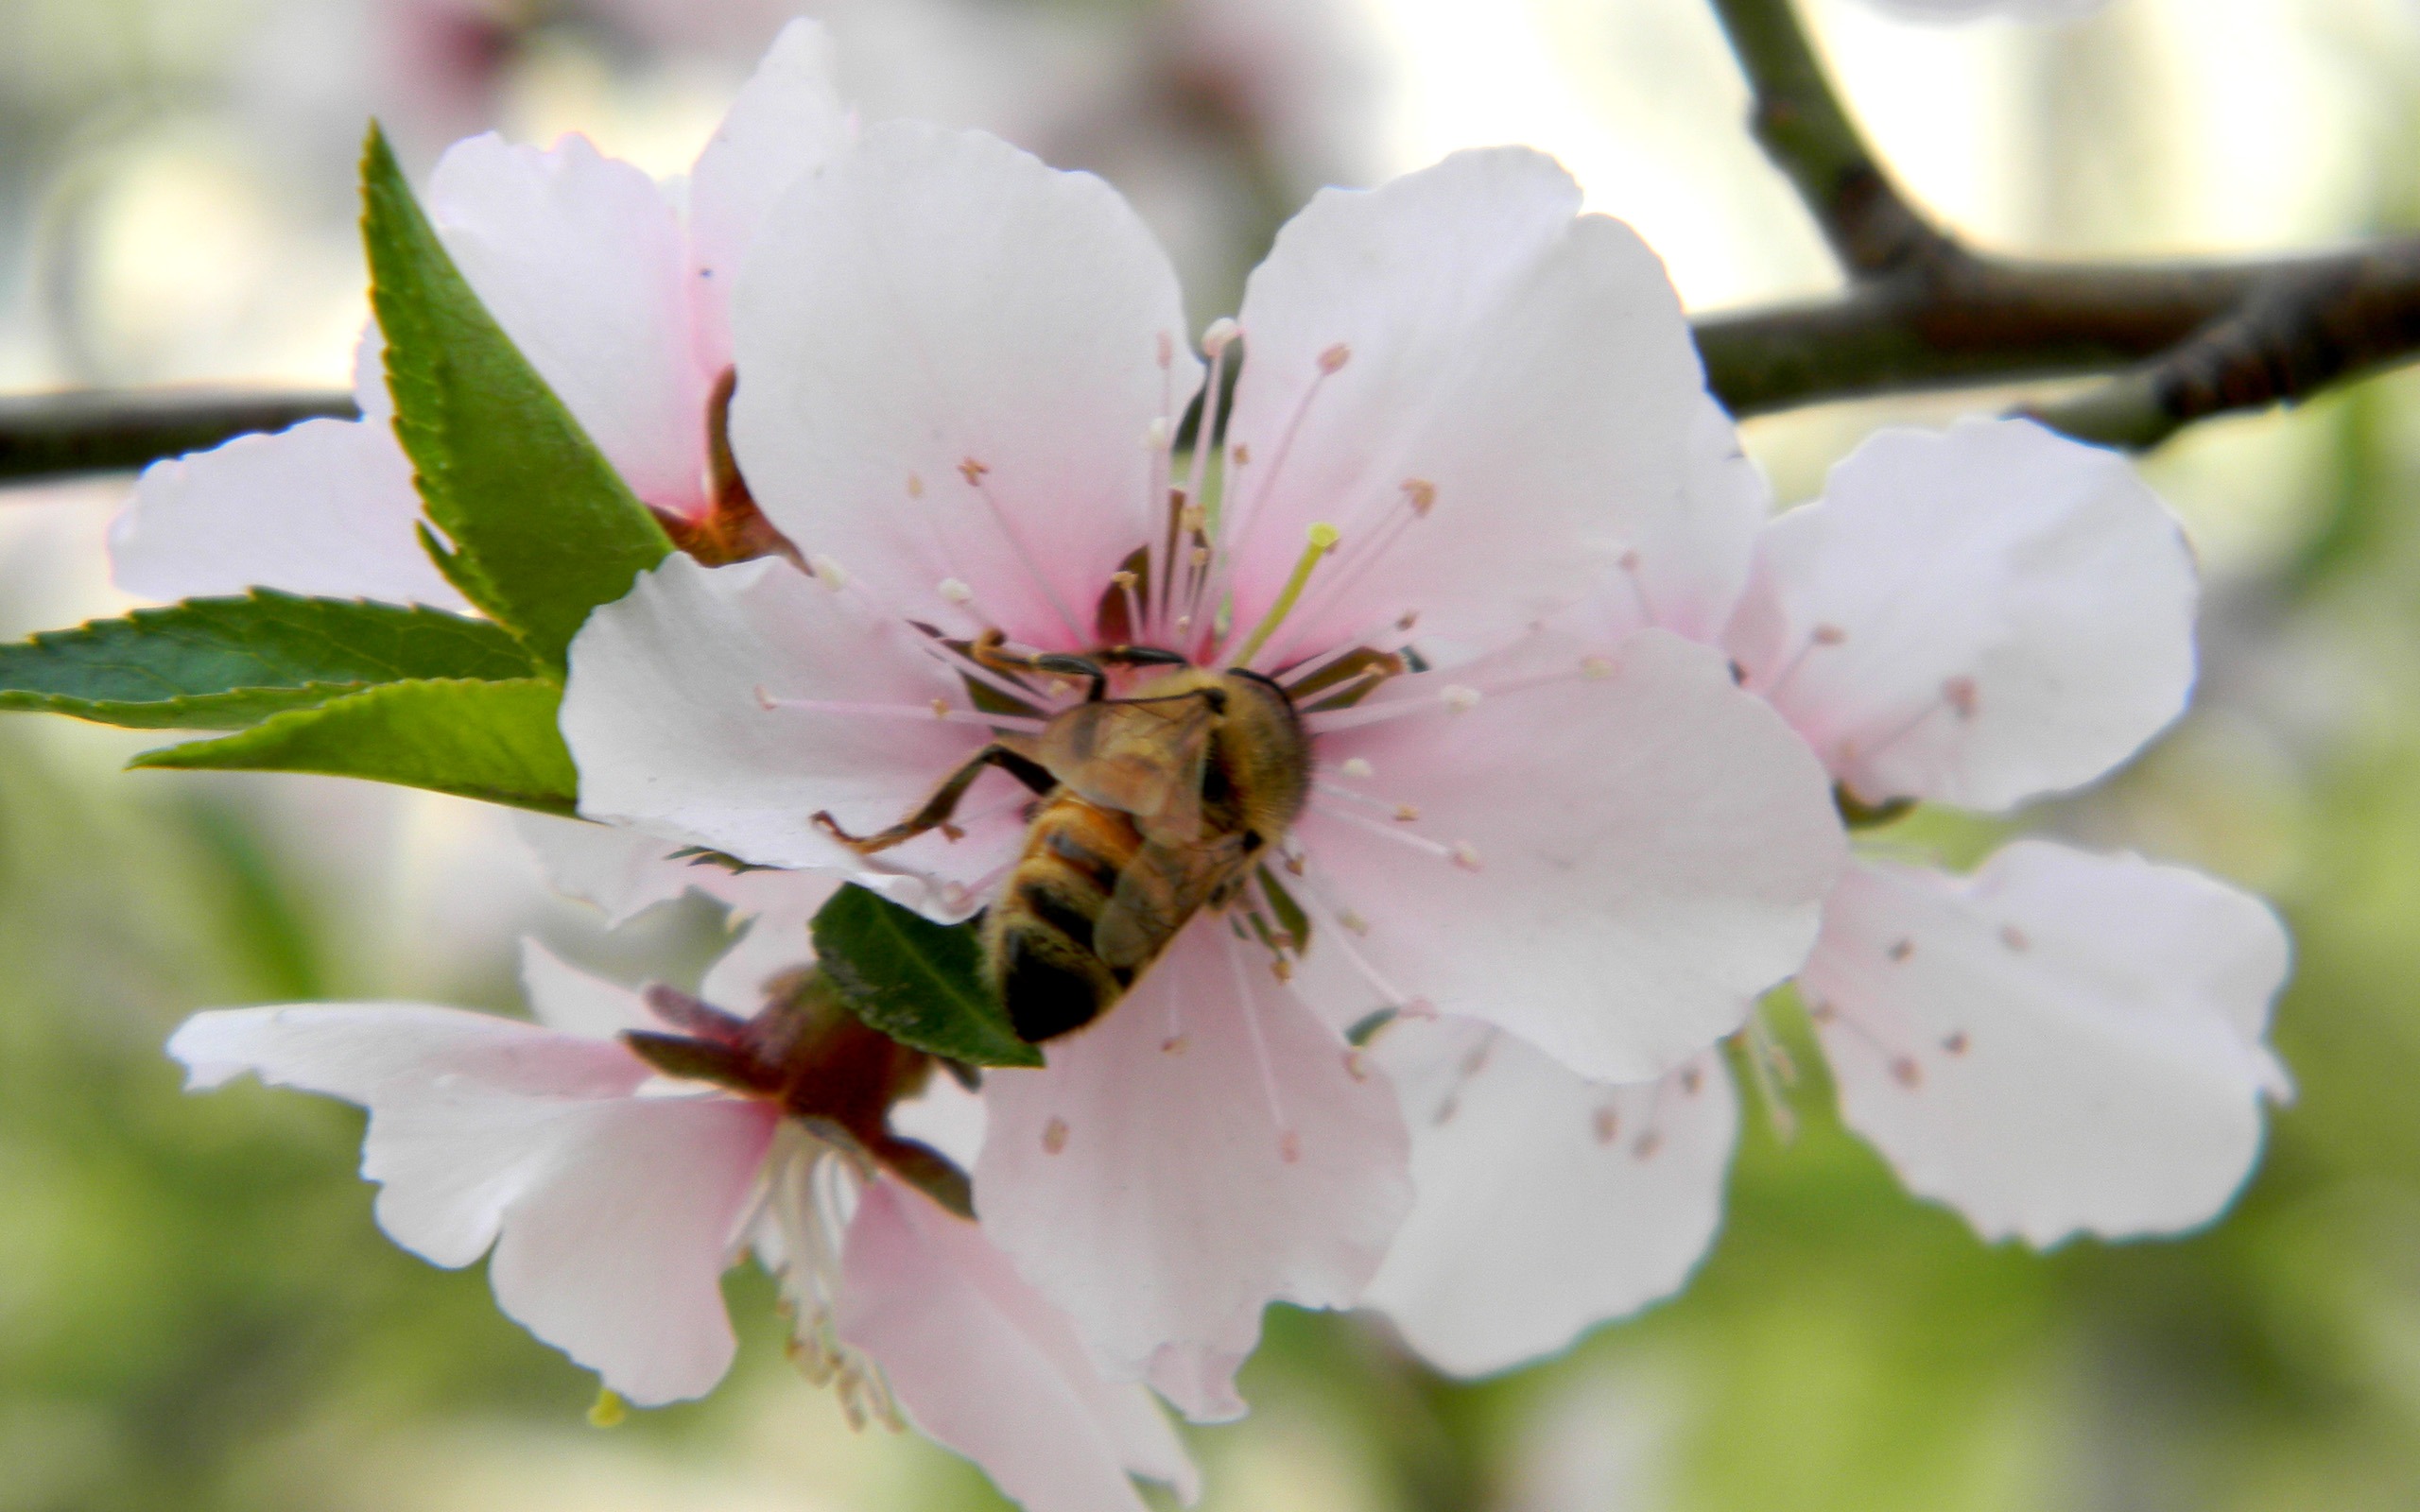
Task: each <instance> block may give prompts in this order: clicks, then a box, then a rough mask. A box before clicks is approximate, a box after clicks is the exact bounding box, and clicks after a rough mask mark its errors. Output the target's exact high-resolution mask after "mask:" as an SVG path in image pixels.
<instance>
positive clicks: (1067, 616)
mask: <svg viewBox="0 0 2420 1512" xmlns="http://www.w3.org/2000/svg"><path fill="white" fill-rule="evenodd" d="M958 472H959V476H960V477H962V478H964V479H965V480H966V486H967V487H968V488H971V489H973V490H975V492H976V495H977V497H978V498H980V499H981V500H982V501H983V507H985V508H987V509H989V510H991V511H992V523H993V524H996V525H998V526H999V527H1000V535H1001V536H1002V538H1003V539H1005V540H1006V541H1008V543H1009V548H1010V549H1011V551H1013V552H1015V553H1016V557H1017V561H1018V563H1019V564H1020V565H1021V566H1023V567H1024V568H1025V570H1026V576H1029V577H1030V578H1032V579H1033V583H1034V586H1035V587H1037V588H1039V589H1041V590H1042V596H1043V598H1044V599H1045V600H1046V601H1047V602H1048V603H1049V605H1050V610H1051V612H1052V613H1055V614H1057V615H1058V616H1059V623H1060V624H1062V625H1063V626H1065V627H1067V633H1068V635H1069V636H1070V637H1072V638H1073V639H1075V640H1076V641H1078V642H1081V641H1083V640H1084V639H1085V636H1084V631H1083V628H1082V627H1080V626H1079V625H1078V624H1077V623H1076V616H1075V615H1074V614H1073V613H1071V612H1069V611H1068V609H1067V605H1066V602H1065V601H1064V600H1063V599H1062V598H1061V597H1060V596H1059V585H1058V584H1056V583H1054V582H1052V581H1051V580H1050V575H1049V574H1047V573H1046V572H1044V571H1043V570H1042V564H1041V562H1040V561H1039V560H1037V559H1036V558H1035V557H1034V554H1033V549H1032V547H1030V546H1029V545H1028V544H1027V542H1026V539H1025V532H1023V531H1021V530H1019V529H1018V528H1017V526H1016V522H1015V521H1014V520H1012V519H1011V518H1010V515H1009V511H1008V510H1007V509H1005V508H1003V507H1001V505H1000V501H999V500H998V499H997V498H995V497H994V495H993V493H992V490H991V489H990V488H988V487H986V486H985V484H984V482H983V480H984V478H986V477H988V476H989V475H990V474H991V472H992V469H991V466H990V464H988V463H985V462H979V461H977V460H976V459H975V458H974V457H971V456H970V457H967V458H966V459H964V460H963V461H961V462H959V464H958Z"/></svg>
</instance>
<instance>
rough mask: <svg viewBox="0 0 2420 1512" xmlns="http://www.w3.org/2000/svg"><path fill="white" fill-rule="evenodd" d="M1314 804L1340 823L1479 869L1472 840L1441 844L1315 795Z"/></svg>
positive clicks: (1453, 863)
mask: <svg viewBox="0 0 2420 1512" xmlns="http://www.w3.org/2000/svg"><path fill="white" fill-rule="evenodd" d="M1311 807H1312V808H1314V809H1317V810H1318V811H1319V812H1320V813H1322V814H1324V815H1326V816H1328V817H1329V818H1331V819H1335V820H1337V821H1338V822H1339V823H1341V824H1349V825H1352V826H1353V827H1354V828H1355V829H1357V830H1367V831H1369V832H1370V833H1372V834H1383V835H1385V836H1386V837H1387V838H1388V839H1390V840H1393V841H1395V842H1397V843H1398V844H1401V845H1408V846H1409V847H1411V848H1412V849H1413V850H1415V851H1420V852H1421V853H1422V854H1424V855H1432V856H1435V857H1436V858H1437V859H1438V860H1440V861H1444V862H1448V863H1451V864H1452V865H1454V866H1457V867H1461V868H1462V869H1463V870H1465V871H1477V870H1478V851H1473V850H1471V848H1470V843H1469V842H1468V841H1462V842H1460V843H1458V844H1455V845H1444V844H1441V843H1440V842H1438V841H1435V840H1431V839H1429V838H1427V837H1426V835H1419V834H1413V833H1411V832H1409V831H1408V830H1401V829H1397V828H1395V827H1394V826H1392V825H1391V824H1386V823H1382V822H1381V821H1379V820H1377V819H1374V818H1371V817H1369V816H1366V815H1362V814H1357V813H1355V812H1354V811H1353V810H1351V809H1348V808H1338V807H1333V806H1331V805H1329V804H1326V803H1322V802H1321V801H1319V800H1318V799H1313V800H1312V802H1311ZM1465 853H1467V854H1468V855H1469V860H1467V861H1465V860H1464V859H1463V856H1464V854H1465Z"/></svg>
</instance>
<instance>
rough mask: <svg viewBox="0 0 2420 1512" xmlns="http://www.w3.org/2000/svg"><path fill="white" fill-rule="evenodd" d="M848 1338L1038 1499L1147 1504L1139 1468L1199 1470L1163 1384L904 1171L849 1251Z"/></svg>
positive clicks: (1180, 1478) (956, 1437) (1017, 1495)
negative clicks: (1102, 1356)
mask: <svg viewBox="0 0 2420 1512" xmlns="http://www.w3.org/2000/svg"><path fill="white" fill-rule="evenodd" d="M841 1265H842V1271H841V1287H840V1298H839V1308H838V1325H839V1332H840V1337H841V1340H842V1341H843V1342H844V1343H847V1344H848V1345H850V1346H852V1347H853V1348H856V1349H861V1350H863V1351H865V1353H866V1354H867V1355H869V1356H870V1357H872V1358H873V1361H874V1362H875V1363H876V1364H878V1365H879V1366H881V1367H882V1371H883V1374H884V1376H885V1377H886V1378H887V1379H888V1380H889V1381H890V1389H891V1392H892V1394H893V1396H894V1397H895V1398H896V1399H897V1400H898V1402H899V1405H900V1406H901V1407H902V1408H903V1409H905V1411H906V1413H907V1415H908V1419H909V1420H910V1421H912V1422H913V1423H914V1424H915V1425H916V1427H917V1428H918V1429H919V1430H920V1431H922V1432H923V1433H924V1434H925V1435H926V1436H927V1437H930V1438H932V1439H934V1440H935V1441H937V1442H939V1443H942V1444H943V1445H946V1446H947V1447H949V1448H951V1449H954V1450H956V1451H958V1452H959V1453H961V1454H964V1455H965V1456H966V1457H967V1458H969V1459H971V1460H973V1461H974V1462H975V1463H976V1464H977V1465H979V1466H981V1467H982V1468H983V1470H984V1472H985V1473H986V1474H988V1475H990V1476H991V1477H992V1480H993V1482H994V1484H995V1485H996V1486H999V1488H1000V1489H1001V1490H1002V1491H1003V1492H1005V1493H1006V1494H1007V1495H1008V1496H1010V1497H1011V1499H1013V1500H1015V1501H1016V1502H1018V1503H1022V1504H1024V1505H1025V1506H1028V1507H1031V1508H1034V1509H1036V1512H1096V1509H1098V1512H1140V1509H1141V1508H1142V1507H1143V1505H1144V1503H1143V1500H1142V1498H1141V1497H1140V1496H1139V1495H1137V1494H1136V1492H1135V1489H1134V1486H1133V1483H1132V1482H1131V1481H1130V1480H1128V1479H1127V1472H1128V1471H1130V1470H1132V1471H1133V1472H1134V1473H1136V1474H1140V1475H1146V1476H1150V1477H1151V1478H1153V1479H1155V1480H1163V1481H1167V1482H1171V1483H1173V1484H1174V1485H1176V1486H1178V1487H1179V1488H1180V1490H1181V1494H1183V1495H1184V1498H1185V1500H1186V1501H1188V1502H1190V1501H1191V1500H1192V1497H1193V1495H1194V1492H1195V1489H1196V1482H1197V1477H1196V1474H1195V1472H1194V1469H1193V1465H1192V1462H1191V1461H1190V1460H1189V1459H1188V1458H1187V1457H1186V1456H1185V1452H1184V1447H1183V1446H1182V1445H1180V1444H1179V1443H1178V1442H1177V1439H1176V1435H1175V1432H1174V1431H1173V1430H1172V1429H1171V1428H1170V1427H1169V1425H1168V1421H1167V1417H1165V1416H1163V1415H1162V1413H1161V1411H1160V1409H1159V1406H1158V1404H1157V1403H1155V1402H1153V1401H1152V1400H1151V1398H1150V1392H1149V1391H1147V1390H1145V1389H1144V1388H1143V1387H1141V1386H1139V1385H1132V1384H1121V1383H1112V1382H1109V1381H1104V1380H1103V1379H1101V1376H1100V1373H1099V1372H1098V1370H1097V1369H1096V1368H1095V1367H1094V1366H1093V1365H1092V1363H1091V1362H1090V1360H1088V1359H1087V1358H1086V1357H1085V1354H1084V1351H1083V1347H1082V1346H1081V1345H1080V1344H1079V1343H1078V1342H1077V1338H1076V1333H1075V1331H1074V1330H1073V1329H1072V1328H1070V1327H1069V1326H1068V1323H1067V1319H1066V1318H1065V1317H1064V1316H1063V1314H1059V1313H1057V1312H1056V1311H1054V1310H1053V1309H1052V1308H1051V1307H1050V1304H1049V1303H1047V1302H1046V1301H1044V1300H1043V1299H1042V1297H1040V1296H1038V1295H1037V1294H1036V1293H1035V1292H1034V1291H1033V1289H1032V1288H1031V1287H1029V1286H1028V1285H1026V1284H1025V1282H1024V1281H1022V1280H1019V1279H1018V1278H1017V1276H1016V1274H1015V1272H1014V1270H1013V1269H1012V1268H1011V1266H1010V1264H1009V1263H1008V1261H1007V1259H1006V1258H1005V1257H1003V1256H1002V1255H1001V1254H1000V1253H999V1252H998V1251H997V1250H995V1249H994V1248H993V1247H992V1246H990V1245H988V1244H986V1243H985V1242H984V1240H983V1235H982V1232H981V1230H979V1229H977V1228H976V1226H975V1225H973V1224H971V1223H968V1222H966V1221H965V1220H964V1219H961V1218H956V1217H953V1216H951V1215H950V1214H948V1213H946V1212H943V1211H942V1210H941V1209H940V1208H938V1207H936V1206H934V1205H933V1203H932V1202H931V1201H930V1200H928V1199H927V1198H925V1197H924V1196H922V1195H921V1194H916V1193H913V1192H910V1191H908V1189H907V1188H905V1187H903V1186H900V1185H899V1184H898V1183H896V1182H892V1181H880V1182H877V1183H875V1184H874V1185H873V1186H872V1187H869V1188H868V1189H867V1190H866V1192H865V1194H864V1196H863V1197H862V1198H861V1199H860V1201H859V1203H858V1206H857V1213H856V1218H855V1219H854V1220H853V1221H852V1222H851V1223H850V1225H849V1237H848V1243H847V1246H846V1248H845V1250H844V1251H843V1254H842V1259H841Z"/></svg>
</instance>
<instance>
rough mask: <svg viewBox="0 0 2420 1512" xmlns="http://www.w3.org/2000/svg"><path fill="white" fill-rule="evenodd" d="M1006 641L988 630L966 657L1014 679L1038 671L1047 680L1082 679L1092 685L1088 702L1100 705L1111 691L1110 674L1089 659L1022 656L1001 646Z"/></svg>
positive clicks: (978, 637)
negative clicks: (1103, 697) (1051, 678)
mask: <svg viewBox="0 0 2420 1512" xmlns="http://www.w3.org/2000/svg"><path fill="white" fill-rule="evenodd" d="M1005 639H1007V637H1005V636H1003V635H1002V634H1001V633H1000V632H999V631H998V630H997V629H990V630H985V631H984V632H983V633H982V634H981V635H978V636H977V637H976V638H975V644H973V645H971V646H969V647H967V653H966V654H967V655H968V656H970V657H972V658H973V659H974V660H975V663H976V664H977V666H985V667H990V668H991V669H992V670H993V671H994V672H1004V673H1007V674H1008V675H1009V676H1011V677H1016V676H1019V675H1021V674H1026V673H1036V672H1038V673H1041V674H1043V675H1044V676H1046V677H1053V678H1081V679H1084V680H1085V681H1087V682H1090V683H1091V684H1092V686H1091V687H1090V688H1089V689H1087V690H1086V691H1085V693H1084V702H1086V703H1098V702H1100V700H1101V695H1103V694H1104V693H1106V692H1108V691H1109V674H1108V673H1106V672H1103V671H1102V670H1101V669H1100V664H1099V663H1098V662H1094V661H1093V660H1091V659H1090V658H1088V657H1080V656H1061V655H1058V654H1057V653H1055V652H1053V653H1047V654H1045V655H1043V656H1020V655H1018V654H1017V653H1016V652H1014V651H1010V650H1005V649H1003V648H1002V647H1001V644H1000V643H1001V642H1002V641H1003V640H1005Z"/></svg>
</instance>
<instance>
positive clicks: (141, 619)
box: [0, 589, 539, 730]
mask: <svg viewBox="0 0 2420 1512" xmlns="http://www.w3.org/2000/svg"><path fill="white" fill-rule="evenodd" d="M538 670H539V669H538V667H537V666H536V665H535V664H534V663H533V662H531V661H530V660H529V654H528V652H527V651H526V650H525V649H523V648H522V646H521V644H520V643H519V642H517V641H515V640H514V639H513V638H512V636H511V634H510V632H509V631H507V630H505V629H503V628H502V627H498V626H495V625H491V624H489V623H487V622H486V621H484V620H473V619H465V618H463V617H462V616H461V615H459V614H448V613H446V612H445V611H443V610H434V609H424V608H417V607H415V608H404V607H402V606H398V605H394V604H372V603H367V602H364V601H361V600H358V599H336V598H298V597H295V596H294V595H292V594H290V593H272V592H270V591H268V590H267V589H255V590H254V591H253V592H252V593H251V595H250V596H249V597H245V598H193V599H187V600H185V601H184V602H183V603H182V604H171V605H168V606H167V607H165V608H163V609H139V610H135V611H134V612H133V613H131V614H129V615H128V616H126V617H125V618H124V619H117V620H95V621H93V622H91V623H89V624H86V625H83V626H79V627H77V628H75V629H72V630H48V631H44V632H43V633H42V634H39V635H36V636H34V637H33V638H32V639H30V640H26V641H20V642H18V643H16V644H12V645H0V709H34V710H45V711H48V712H50V713H62V714H73V715H75V716H76V717H78V718H79V719H91V720H96V721H98V722H99V723H102V724H106V725H125V726H128V727H130V728H133V729H139V730H242V729H245V728H246V727H248V726H251V725H256V724H258V723H260V722H261V721H262V720H264V719H267V718H268V717H269V716H270V715H272V714H276V713H284V712H285V711H286V710H289V709H308V708H315V707H317V706H318V705H320V704H323V703H326V702H328V701H329V700H330V699H333V698H339V697H342V696H345V695H346V694H349V693H357V692H359V691H360V690H361V689H363V688H366V687H370V686H372V685H373V684H377V683H382V682H401V681H405V680H407V679H424V678H474V679H512V678H527V677H529V676H531V675H533V674H535V673H536V672H537V671H538Z"/></svg>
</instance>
